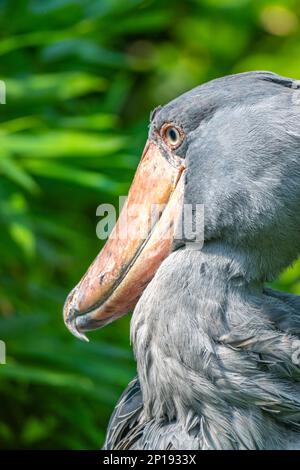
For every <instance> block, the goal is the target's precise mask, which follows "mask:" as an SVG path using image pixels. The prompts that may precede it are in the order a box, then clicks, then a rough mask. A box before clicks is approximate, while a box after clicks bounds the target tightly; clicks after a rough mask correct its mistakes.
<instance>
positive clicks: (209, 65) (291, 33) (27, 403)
mask: <svg viewBox="0 0 300 470" xmlns="http://www.w3.org/2000/svg"><path fill="white" fill-rule="evenodd" d="M299 57H300V4H299V2H298V1H297V0H286V1H284V0H281V1H269V0H257V1H255V0H254V1H253V0H252V1H250V0H185V1H184V0H164V1H161V0H157V1H156V0H47V1H44V0H19V1H18V0H7V1H5V0H0V79H1V80H4V81H5V82H6V87H7V98H6V100H7V103H6V104H5V105H0V120H1V124H0V139H1V143H0V224H1V235H0V276H1V279H0V339H2V340H4V341H5V342H6V344H7V364H6V365H0V448H2V449H3V448H6V449H11V448H12V449H15V448H23V449H24V448H25V449H31V448H34V449H39V448H44V449H45V448H64V449H97V448H99V447H100V445H101V444H102V443H103V438H104V434H105V428H106V425H107V421H108V418H109V415H110V413H111V411H112V409H113V407H114V404H115V402H116V400H117V398H118V396H119V395H120V393H121V391H122V390H123V389H124V387H125V386H126V385H127V383H128V381H129V380H130V379H131V378H132V377H133V376H134V374H135V364H134V361H133V358H132V353H131V350H130V345H129V316H127V317H125V318H123V319H121V320H119V321H117V322H116V323H114V324H112V325H110V326H108V327H106V328H105V329H104V330H100V331H98V332H95V333H93V334H90V335H89V336H90V339H91V342H90V343H89V344H84V343H81V342H80V341H78V340H77V339H75V338H73V337H72V336H71V335H70V334H69V333H68V332H67V330H66V329H65V327H64V325H63V321H62V315H61V312H62V306H63V302H64V299H65V297H66V294H67V293H68V292H69V290H70V288H71V287H72V286H73V285H74V284H75V283H76V282H77V281H78V280H79V278H80V277H81V275H82V274H83V273H84V271H85V270H86V268H87V266H88V265H89V264H90V262H91V261H92V259H93V258H94V256H95V255H96V253H97V252H98V250H99V248H100V247H101V242H100V241H99V240H97V238H96V234H95V229H96V224H97V222H98V220H97V217H96V207H97V206H98V205H99V204H100V203H104V202H110V203H114V204H116V203H117V201H118V196H119V195H120V194H126V193H127V189H128V187H129V185H130V181H131V179H132V176H133V174H134V170H135V168H136V165H137V162H138V159H139V156H140V154H141V151H142V148H143V145H144V142H145V139H146V135H147V125H148V117H149V112H150V110H151V109H153V108H154V107H155V106H157V105H159V104H163V103H166V102H167V101H168V100H170V99H171V98H174V97H175V96H177V95H178V94H180V93H181V92H183V91H186V90H188V89H190V88H191V87H193V86H196V85H198V84H200V83H202V82H205V81H207V80H209V79H212V78H215V77H219V76H222V75H225V74H228V73H234V72H243V71H248V70H255V69H263V70H266V69H269V70H272V71H275V72H278V73H280V74H284V75H288V76H292V77H294V78H298V79H300V60H299ZM275 284H276V286H277V287H279V288H281V289H285V290H289V291H291V292H295V293H300V264H299V263H298V264H297V263H296V264H295V266H294V267H293V268H291V269H289V270H288V271H286V272H285V273H283V275H282V276H281V277H280V279H278V280H277V282H276V283H275Z"/></svg>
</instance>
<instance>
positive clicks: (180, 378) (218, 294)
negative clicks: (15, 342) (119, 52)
mask: <svg viewBox="0 0 300 470" xmlns="http://www.w3.org/2000/svg"><path fill="white" fill-rule="evenodd" d="M297 93H299V92H298V83H297V82H295V81H293V80H292V79H287V78H284V77H279V76H277V75H275V74H271V73H269V72H252V73H247V74H240V75H236V76H231V77H225V78H223V79H219V80H216V81H213V82H209V83H208V84H206V85H204V86H201V87H198V88H196V89H195V90H192V91H191V92H189V93H187V94H185V95H182V96H181V97H179V98H177V99H176V100H174V101H173V102H171V103H169V104H168V105H166V106H164V107H163V108H159V109H158V110H157V111H156V112H155V113H154V114H153V115H152V120H151V127H150V133H149V139H150V141H151V142H155V143H156V145H157V146H158V147H159V148H160V150H161V152H162V154H164V152H169V149H167V150H166V148H165V146H164V144H163V143H162V142H161V140H160V137H158V133H160V134H161V131H160V129H162V128H163V126H164V125H165V124H166V123H170V122H171V123H172V125H174V126H177V127H176V128H178V129H179V130H178V134H179V135H180V133H182V135H184V136H185V138H184V139H182V140H181V141H180V144H178V145H177V147H176V152H175V150H174V151H173V150H172V158H175V157H176V158H178V159H182V160H184V170H183V171H184V173H183V174H184V180H183V181H184V191H183V205H191V206H192V207H195V205H197V204H201V205H203V206H204V220H203V228H204V234H203V244H199V240H198V239H197V240H195V239H189V240H187V239H186V237H185V236H184V235H182V236H181V237H180V238H179V239H177V240H175V241H174V240H173V245H172V249H171V251H170V253H169V254H168V256H166V257H165V259H164V261H162V262H161V260H160V263H159V266H157V267H156V269H155V270H156V273H155V275H154V277H153V279H152V280H151V282H150V283H149V284H148V285H147V287H146V288H145V290H144V292H143V294H142V296H141V297H140V299H139V301H138V303H137V305H136V307H135V309H134V313H133V317H132V321H131V337H132V343H133V347H134V352H135V357H136V360H137V373H138V375H137V378H136V379H134V381H133V382H132V383H131V384H130V385H129V386H128V388H127V389H126V390H125V392H124V394H123V396H122V397H121V399H120V401H119V403H118V405H117V407H116V409H115V411H114V413H113V416H112V418H111V421H110V424H109V428H108V434H107V439H106V443H105V448H106V449H155V450H158V449H161V450H163V449H287V448H299V449H300V365H299V363H300V361H299V359H300V354H299V349H300V347H299V338H300V298H298V297H297V296H295V295H290V294H286V293H283V292H277V291H274V290H271V289H269V288H267V287H266V286H265V283H266V282H267V281H271V280H272V279H274V277H275V276H277V275H278V273H279V272H280V271H281V270H282V269H283V268H285V267H286V266H288V265H289V264H290V263H291V262H293V261H294V260H295V259H296V257H297V256H298V255H299V253H300V237H299V230H300V204H299V203H300V100H299V101H298V103H297V97H298V95H297ZM173 140H174V139H173ZM174 145H175V144H174ZM168 155H169V153H166V158H169V157H168ZM193 214H195V212H193ZM193 217H194V216H193ZM79 290H83V285H82V284H80V285H79ZM76 295H77V293H75V294H74V293H73V294H72V296H71V300H70V302H72V305H73V304H74V296H75V299H76V302H77V304H76V305H79V303H78V302H79V301H78V300H77V298H78V295H77V297H76ZM104 305H106V304H104ZM68 308H69V310H68V311H69V312H73V313H72V316H70V318H67V321H70V320H72V321H73V318H74V311H75V310H76V309H78V307H76V308H75V307H74V306H73V307H72V308H73V309H75V310H72V309H71V308H70V307H68ZM97 308H99V303H98V304H97ZM111 310H112V309H111V308H107V311H109V312H111ZM86 311H88V310H86ZM99 312H100V310H95V313H92V315H91V314H90V313H89V311H88V313H87V314H84V315H83V316H81V317H80V316H79V318H80V321H79V322H78V323H77V327H79V326H80V328H81V331H83V330H84V329H88V327H87V322H90V323H89V324H90V325H95V319H96V318H97V322H98V323H97V325H99V324H100V325H102V324H103V323H99V321H100V320H99V319H100V318H101V319H102V318H103V315H104V314H103V313H102V311H101V312H100V313H99ZM91 316H93V318H92V320H91ZM111 318H112V317H111V316H110V317H109V320H108V321H111ZM101 321H103V320H101ZM93 322H94V323H93Z"/></svg>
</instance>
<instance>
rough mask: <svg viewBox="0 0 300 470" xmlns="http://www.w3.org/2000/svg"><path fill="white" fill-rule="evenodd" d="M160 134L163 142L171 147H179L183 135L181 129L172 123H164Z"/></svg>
mask: <svg viewBox="0 0 300 470" xmlns="http://www.w3.org/2000/svg"><path fill="white" fill-rule="evenodd" d="M161 134H162V138H163V139H164V141H165V143H166V144H167V145H168V146H169V147H171V148H172V149H175V148H177V147H179V145H180V144H181V143H182V141H183V137H184V134H183V131H182V130H181V129H179V128H178V127H176V126H174V125H173V124H165V125H164V126H163V127H162V130H161Z"/></svg>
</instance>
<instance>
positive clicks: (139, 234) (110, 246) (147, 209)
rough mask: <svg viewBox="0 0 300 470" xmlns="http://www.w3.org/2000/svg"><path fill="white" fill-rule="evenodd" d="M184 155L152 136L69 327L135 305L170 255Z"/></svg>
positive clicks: (69, 305) (79, 289)
mask: <svg viewBox="0 0 300 470" xmlns="http://www.w3.org/2000/svg"><path fill="white" fill-rule="evenodd" d="M183 174H184V165H183V160H182V159H181V158H179V157H176V156H174V155H172V154H170V156H167V157H165V156H163V154H162V153H161V151H160V150H159V148H158V146H157V145H156V144H155V143H154V142H147V145H146V147H145V149H144V152H143V156H142V159H141V162H140V164H139V166H138V169H137V172H136V174H135V177H134V180H133V183H132V185H131V188H130V190H129V194H128V198H127V200H126V203H125V204H124V207H123V209H122V212H121V214H120V217H119V219H118V221H117V223H116V225H115V227H114V229H113V231H112V232H111V234H110V236H109V238H108V240H107V242H106V244H105V246H104V248H103V249H102V251H101V252H100V253H99V254H98V256H97V257H96V259H95V260H94V262H93V263H92V265H91V266H90V267H89V269H88V271H87V272H86V274H85V275H84V276H83V278H82V279H81V281H80V282H79V283H78V284H77V286H76V287H75V288H74V289H73V290H72V291H71V292H70V294H69V296H68V298H67V300H66V302H65V306H64V320H65V323H66V325H67V327H68V328H69V329H70V331H71V332H72V333H73V334H74V335H75V336H77V337H79V338H81V339H86V337H85V335H84V334H83V332H84V331H88V330H93V329H96V328H99V327H102V326H104V325H106V324H107V323H110V322H112V321H113V320H115V319H116V318H118V317H120V316H122V315H124V314H125V313H127V312H129V311H131V310H132V309H133V308H134V307H135V305H136V303H137V301H138V299H139V298H140V296H141V295H142V293H143V291H144V289H145V287H146V286H147V284H148V283H149V282H150V281H151V279H152V278H153V276H154V274H155V272H156V270H157V269H158V267H159V265H160V264H161V262H162V261H163V260H164V259H165V258H166V257H167V256H168V255H169V253H170V251H171V248H172V241H173V238H174V232H175V229H176V223H177V220H179V216H180V213H181V209H182V204H183Z"/></svg>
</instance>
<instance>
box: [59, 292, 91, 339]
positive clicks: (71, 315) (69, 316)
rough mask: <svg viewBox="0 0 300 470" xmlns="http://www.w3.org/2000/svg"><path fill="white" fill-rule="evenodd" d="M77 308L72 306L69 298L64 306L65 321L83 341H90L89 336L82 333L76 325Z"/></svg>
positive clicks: (72, 331) (69, 328)
mask: <svg viewBox="0 0 300 470" xmlns="http://www.w3.org/2000/svg"><path fill="white" fill-rule="evenodd" d="M75 312H76V310H75V309H74V308H72V307H71V306H70V300H69V298H67V300H66V303H65V306H64V322H65V325H66V327H67V328H68V330H69V331H70V332H71V333H72V335H74V336H75V337H76V338H78V339H80V340H81V341H86V342H89V339H88V337H87V336H86V335H85V334H84V333H81V332H80V331H79V330H78V328H77V325H76V313H75Z"/></svg>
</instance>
